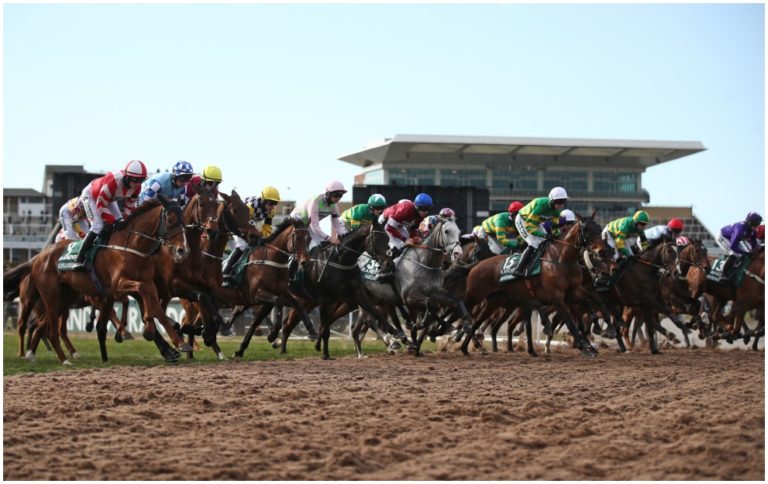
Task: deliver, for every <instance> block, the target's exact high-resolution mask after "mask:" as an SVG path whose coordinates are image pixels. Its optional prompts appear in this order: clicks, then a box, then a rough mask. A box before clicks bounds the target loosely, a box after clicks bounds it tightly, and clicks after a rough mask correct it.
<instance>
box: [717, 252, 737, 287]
mask: <svg viewBox="0 0 768 484" xmlns="http://www.w3.org/2000/svg"><path fill="white" fill-rule="evenodd" d="M735 262H736V254H731V255H729V256H728V257H726V258H725V262H723V268H722V270H721V271H720V274H721V276H720V277H721V278H722V279H726V280H729V281H730V280H731V274H730V272H731V268H732V267H733V265H734V263H735Z"/></svg>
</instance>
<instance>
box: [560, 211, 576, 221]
mask: <svg viewBox="0 0 768 484" xmlns="http://www.w3.org/2000/svg"><path fill="white" fill-rule="evenodd" d="M560 218H564V219H565V221H566V222H575V221H576V214H575V213H573V210H569V209H567V208H566V209H565V210H563V211H561V212H560Z"/></svg>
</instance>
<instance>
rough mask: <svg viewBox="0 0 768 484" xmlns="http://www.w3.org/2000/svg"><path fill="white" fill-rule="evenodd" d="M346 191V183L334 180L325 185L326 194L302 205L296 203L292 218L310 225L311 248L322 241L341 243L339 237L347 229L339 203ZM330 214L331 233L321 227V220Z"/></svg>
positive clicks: (310, 199)
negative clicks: (341, 217)
mask: <svg viewBox="0 0 768 484" xmlns="http://www.w3.org/2000/svg"><path fill="white" fill-rule="evenodd" d="M345 193H347V190H346V189H345V188H344V185H343V184H342V183H341V182H340V181H337V180H333V181H331V182H329V183H328V184H327V185H326V186H325V193H324V194H321V195H318V196H316V197H312V198H309V199H308V200H306V201H305V202H304V203H303V204H302V205H296V208H294V209H293V211H292V212H291V218H293V219H294V220H301V221H302V222H304V224H306V225H308V226H309V235H310V237H311V238H312V242H311V243H310V249H312V248H314V247H316V246H317V245H319V244H320V243H321V242H330V243H331V244H334V245H339V244H340V243H341V241H340V240H339V237H341V236H342V235H344V234H346V233H347V231H346V229H345V228H344V226H343V225H342V224H341V221H340V220H339V206H338V203H339V200H341V197H343V196H344V194H345ZM329 215H330V216H331V235H328V234H326V233H325V232H323V229H322V228H320V221H321V220H323V219H324V218H325V217H327V216H329Z"/></svg>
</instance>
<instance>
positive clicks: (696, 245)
mask: <svg viewBox="0 0 768 484" xmlns="http://www.w3.org/2000/svg"><path fill="white" fill-rule="evenodd" d="M679 251H680V253H679V255H678V260H679V261H680V272H681V274H682V275H683V276H684V277H685V280H686V282H687V283H688V288H689V290H690V294H691V297H693V298H698V297H699V296H701V294H702V293H703V292H704V288H705V287H706V285H707V273H709V269H710V262H709V257H708V256H707V248H706V247H704V244H703V243H702V242H701V240H698V239H690V243H689V244H688V245H686V246H685V247H683V248H682V249H679Z"/></svg>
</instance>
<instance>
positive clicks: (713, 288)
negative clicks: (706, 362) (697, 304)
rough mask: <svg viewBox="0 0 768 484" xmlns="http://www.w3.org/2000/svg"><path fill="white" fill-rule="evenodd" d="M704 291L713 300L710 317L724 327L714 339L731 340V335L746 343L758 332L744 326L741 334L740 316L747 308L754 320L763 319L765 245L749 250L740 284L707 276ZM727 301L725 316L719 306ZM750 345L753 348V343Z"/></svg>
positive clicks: (744, 314) (745, 312)
mask: <svg viewBox="0 0 768 484" xmlns="http://www.w3.org/2000/svg"><path fill="white" fill-rule="evenodd" d="M705 292H706V293H707V294H708V295H710V296H712V298H713V300H714V302H715V304H713V305H712V310H711V312H710V318H711V319H712V320H713V322H715V323H718V324H719V325H720V326H721V327H722V328H723V329H724V330H725V332H724V333H723V334H722V335H715V338H718V337H723V338H725V339H726V340H728V342H729V343H731V342H733V338H739V337H743V338H744V343H745V344H747V343H749V339H750V338H751V337H752V336H753V335H756V334H758V333H757V332H756V330H750V329H749V328H748V327H747V330H746V331H745V332H744V334H743V335H742V334H741V327H742V326H746V324H745V322H744V318H745V316H746V314H747V312H748V311H750V310H753V309H754V310H757V316H758V321H760V320H761V319H762V318H763V314H764V311H765V247H761V248H760V249H759V250H758V251H757V252H756V253H753V255H752V260H751V261H750V263H749V267H748V268H747V273H746V276H745V277H744V281H743V282H742V284H741V286H739V287H738V288H735V287H733V285H731V284H723V283H720V282H714V281H711V280H709V279H707V284H706V288H705ZM727 301H733V305H732V307H731V313H730V317H729V318H727V319H726V318H724V317H723V316H722V315H721V314H720V308H721V307H722V306H723V305H725V303H726V302H727ZM753 348H754V349H757V348H756V346H753Z"/></svg>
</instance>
